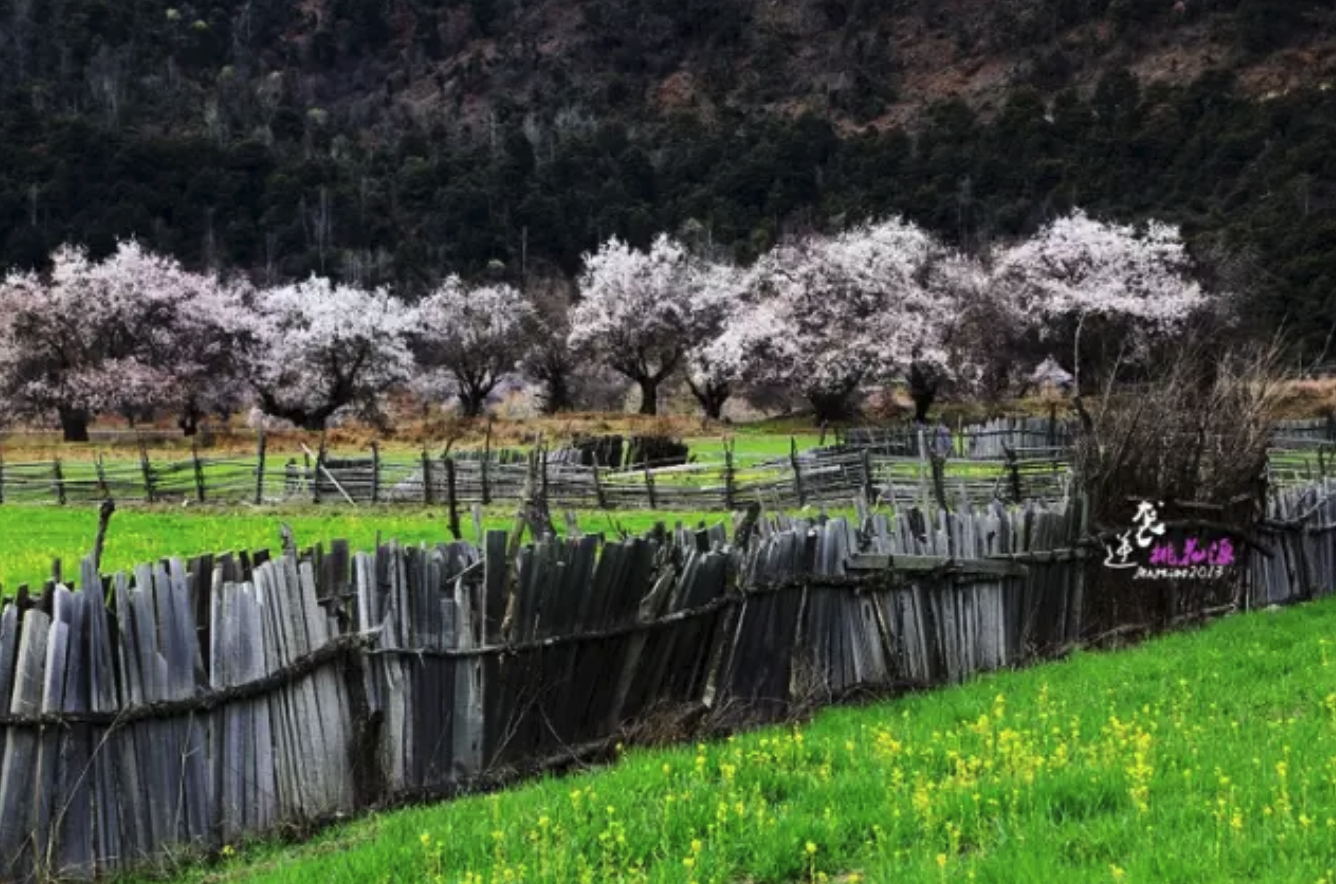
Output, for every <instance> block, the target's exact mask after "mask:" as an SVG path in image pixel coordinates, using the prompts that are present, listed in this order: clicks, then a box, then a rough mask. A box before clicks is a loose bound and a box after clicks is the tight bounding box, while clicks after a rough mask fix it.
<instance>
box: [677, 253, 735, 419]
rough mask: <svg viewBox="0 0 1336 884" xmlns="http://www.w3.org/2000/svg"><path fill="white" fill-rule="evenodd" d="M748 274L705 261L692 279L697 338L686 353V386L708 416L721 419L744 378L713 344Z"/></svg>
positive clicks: (729, 316) (730, 312)
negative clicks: (730, 397)
mask: <svg viewBox="0 0 1336 884" xmlns="http://www.w3.org/2000/svg"><path fill="white" fill-rule="evenodd" d="M746 282H747V277H746V274H745V273H744V272H743V271H742V270H740V269H739V268H738V267H736V266H734V265H732V264H724V263H715V262H704V263H702V264H701V265H700V267H699V271H698V272H697V273H696V274H695V276H694V277H693V279H692V285H691V292H690V297H691V301H692V303H691V311H692V314H693V316H694V320H693V324H694V326H695V330H696V333H695V337H694V338H693V340H691V341H690V343H689V344H688V346H687V349H686V352H685V353H684V364H685V368H686V371H685V372H684V373H685V375H686V380H687V386H688V387H689V388H690V389H691V394H692V395H693V396H695V397H696V401H697V402H699V403H700V406H701V409H702V410H703V411H704V412H705V416H706V417H707V418H711V419H714V420H718V419H719V417H720V416H721V414H722V412H723V407H724V403H725V402H727V401H728V397H729V395H730V394H731V393H732V389H733V386H734V385H735V384H736V383H737V382H738V381H739V380H740V379H741V376H740V373H739V372H738V370H737V366H736V365H733V364H730V363H729V362H727V361H724V360H721V359H719V358H718V355H717V354H716V353H715V351H714V344H715V342H716V341H717V340H719V338H720V337H721V336H723V334H724V333H725V331H726V330H727V329H728V326H729V321H730V320H731V319H732V317H733V314H734V312H735V311H736V310H737V309H738V306H739V304H740V303H741V298H742V296H743V294H744V293H745V291H746Z"/></svg>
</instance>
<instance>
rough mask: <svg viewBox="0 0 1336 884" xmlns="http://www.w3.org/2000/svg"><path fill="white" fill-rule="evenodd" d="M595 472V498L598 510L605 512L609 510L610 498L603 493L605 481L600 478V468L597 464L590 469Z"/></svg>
mask: <svg viewBox="0 0 1336 884" xmlns="http://www.w3.org/2000/svg"><path fill="white" fill-rule="evenodd" d="M590 469H592V470H593V471H594V497H595V498H596V499H597V500H598V508H599V509H601V510H605V509H607V508H608V498H607V496H606V495H604V493H603V480H602V479H600V478H599V473H598V471H599V466H598V464H597V463H595V464H594V465H593V466H592V467H590Z"/></svg>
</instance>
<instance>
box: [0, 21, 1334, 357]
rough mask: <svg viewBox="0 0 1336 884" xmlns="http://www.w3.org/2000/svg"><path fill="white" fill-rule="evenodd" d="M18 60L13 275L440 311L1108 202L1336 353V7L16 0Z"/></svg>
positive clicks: (7, 186)
mask: <svg viewBox="0 0 1336 884" xmlns="http://www.w3.org/2000/svg"><path fill="white" fill-rule="evenodd" d="M0 60H3V63H0V91H2V92H3V102H2V103H0V264H4V265H20V266H33V265H36V264H37V263H38V262H40V261H42V260H44V259H45V257H46V256H47V255H48V254H49V253H50V251H51V250H52V248H53V247H54V246H55V245H57V244H58V243H60V242H63V241H66V240H75V241H79V242H84V243H87V244H88V245H89V246H90V247H91V248H92V250H93V252H94V255H95V256H96V255H98V254H105V253H107V252H109V251H110V250H111V249H112V247H113V243H114V240H115V238H116V237H118V236H127V235H130V234H134V235H136V236H138V237H139V238H140V239H141V240H142V241H143V242H144V243H145V244H146V245H148V246H150V247H152V248H154V249H160V250H163V251H167V252H170V253H171V254H173V255H175V256H176V257H178V258H179V259H181V260H182V261H184V262H185V263H186V264H187V266H195V267H202V266H215V267H220V268H239V269H244V270H246V271H248V272H251V273H253V274H255V275H257V276H258V277H259V278H268V279H269V280H271V281H277V280H279V279H288V278H294V277H300V276H304V275H306V274H308V273H310V272H312V271H315V272H318V273H322V274H327V275H330V276H332V277H335V278H355V279H358V280H361V281H363V282H380V281H388V282H395V283H398V284H399V285H400V286H402V287H404V288H405V289H406V290H407V291H408V292H410V293H411V292H413V291H414V290H418V291H420V290H422V289H424V288H425V287H427V286H429V285H430V284H431V283H433V282H434V281H436V280H437V279H439V278H440V277H441V276H442V275H443V274H444V273H445V272H447V271H457V272H461V273H464V274H472V273H475V272H477V271H479V270H480V269H482V268H483V267H485V266H486V265H488V264H489V263H490V262H500V263H501V264H502V265H504V267H505V268H506V271H507V273H508V274H509V275H510V276H511V277H512V278H515V277H518V276H519V275H521V273H522V272H525V271H527V272H528V273H529V274H532V273H535V272H538V273H549V272H556V271H563V272H567V273H569V272H572V271H574V270H575V269H576V267H577V266H578V265H579V261H580V256H581V254H582V253H584V252H586V251H588V250H591V249H594V248H596V247H597V245H598V244H599V243H600V242H601V241H602V240H603V239H605V238H606V237H608V236H609V235H612V234H614V233H615V234H619V235H622V236H625V237H628V238H630V239H631V240H632V241H633V242H636V243H645V242H647V241H648V239H649V238H650V236H651V235H652V234H653V233H654V232H656V231H659V230H669V231H679V232H682V233H683V234H684V235H685V236H687V237H688V238H703V239H708V240H709V241H711V242H713V243H714V244H716V245H719V246H722V247H725V248H727V249H731V251H732V253H733V255H734V256H735V257H736V258H737V259H738V260H741V261H747V260H750V259H751V258H752V257H754V256H755V255H756V254H757V253H758V252H759V251H761V250H763V249H765V248H767V247H768V246H769V245H770V244H771V243H773V242H774V241H775V239H776V237H777V236H779V235H780V234H781V233H782V232H784V231H786V230H795V229H810V228H815V229H822V230H829V229H832V228H836V227H839V226H841V225H843V224H845V223H848V222H851V221H854V220H859V219H861V218H864V217H867V216H870V215H885V214H889V213H897V212H898V213H903V214H905V215H906V216H907V217H908V218H910V219H912V220H914V221H916V222H918V223H921V224H923V225H925V226H927V227H929V228H931V229H933V230H934V231H936V232H938V233H939V234H941V235H943V236H945V237H947V238H948V239H950V240H953V241H956V242H960V243H962V244H964V245H966V246H969V247H972V248H974V247H982V246H985V245H986V244H987V243H989V242H991V241H994V240H997V239H1000V238H1007V237H1011V236H1015V235H1021V234H1028V233H1032V232H1033V231H1034V230H1035V229H1036V228H1037V227H1038V225H1039V224H1041V223H1042V222H1043V221H1045V220H1046V219H1049V218H1052V217H1054V216H1055V215H1056V214H1059V213H1061V212H1063V211H1066V210H1067V209H1068V208H1069V207H1071V206H1074V205H1079V206H1082V207H1084V208H1086V209H1087V210H1089V211H1091V212H1094V213H1099V214H1102V215H1105V216H1107V217H1109V218H1110V219H1113V220H1118V221H1134V220H1138V219H1141V218H1144V217H1146V216H1148V215H1155V216H1157V217H1160V218H1163V219H1165V220H1169V221H1174V222H1178V223H1181V224H1182V225H1183V226H1184V230H1185V231H1186V232H1187V234H1188V235H1189V237H1190V240H1191V242H1192V245H1193V249H1194V252H1195V254H1196V255H1197V257H1198V258H1199V259H1200V260H1202V261H1203V262H1205V264H1206V265H1207V267H1208V269H1209V271H1210V272H1211V273H1212V274H1214V275H1215V276H1217V277H1219V278H1222V279H1223V281H1224V282H1225V283H1227V284H1228V285H1230V286H1231V287H1235V288H1242V289H1245V290H1247V291H1249V292H1250V297H1251V298H1252V299H1253V303H1254V304H1255V313H1256V315H1257V316H1258V317H1259V318H1260V319H1262V320H1264V321H1265V322H1267V323H1269V324H1271V325H1275V324H1278V323H1280V322H1281V321H1282V320H1286V321H1287V325H1288V326H1289V327H1290V328H1291V329H1296V330H1298V331H1299V332H1301V334H1302V337H1303V339H1304V340H1305V341H1306V342H1307V346H1308V347H1309V349H1310V351H1316V350H1320V349H1321V348H1322V344H1323V341H1324V340H1325V339H1326V337H1327V333H1328V331H1329V328H1330V326H1331V324H1332V322H1333V321H1334V320H1336V298H1333V289H1334V288H1336V91H1333V89H1332V84H1333V83H1336V2H1333V0H1323V2H1317V0H1182V2H1177V3H1175V2H1172V0H940V2H933V0H914V2H910V0H895V2H875V0H583V2H581V0H301V2H297V3H293V2H287V0H198V2H195V3H188V2H182V3H179V4H176V5H173V3H172V2H159V0H10V3H8V4H5V6H4V7H3V9H0Z"/></svg>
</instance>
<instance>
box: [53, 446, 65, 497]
mask: <svg viewBox="0 0 1336 884" xmlns="http://www.w3.org/2000/svg"><path fill="white" fill-rule="evenodd" d="M51 472H52V474H53V475H54V476H55V478H56V502H57V503H59V504H60V505H61V506H64V505H65V473H64V471H63V470H62V469H61V468H60V458H56V459H55V460H53V461H52V462H51Z"/></svg>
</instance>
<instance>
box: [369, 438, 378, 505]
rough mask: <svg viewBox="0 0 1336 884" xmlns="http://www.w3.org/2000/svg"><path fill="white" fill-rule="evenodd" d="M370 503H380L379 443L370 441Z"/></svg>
mask: <svg viewBox="0 0 1336 884" xmlns="http://www.w3.org/2000/svg"><path fill="white" fill-rule="evenodd" d="M371 503H372V504H373V505H374V504H377V503H380V445H379V444H378V443H376V442H372V443H371Z"/></svg>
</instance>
